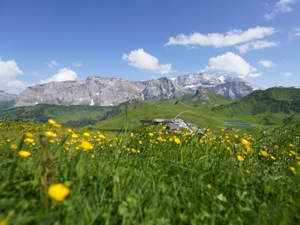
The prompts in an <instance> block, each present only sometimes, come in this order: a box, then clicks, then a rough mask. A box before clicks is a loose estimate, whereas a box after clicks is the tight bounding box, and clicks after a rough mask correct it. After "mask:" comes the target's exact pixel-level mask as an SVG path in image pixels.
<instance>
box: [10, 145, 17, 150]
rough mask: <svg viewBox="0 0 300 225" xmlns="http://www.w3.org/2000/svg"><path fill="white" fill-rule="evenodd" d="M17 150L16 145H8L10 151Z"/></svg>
mask: <svg viewBox="0 0 300 225" xmlns="http://www.w3.org/2000/svg"><path fill="white" fill-rule="evenodd" d="M17 148H18V146H17V145H16V144H11V145H10V149H11V150H16V149H17Z"/></svg>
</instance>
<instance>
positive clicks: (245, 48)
mask: <svg viewBox="0 0 300 225" xmlns="http://www.w3.org/2000/svg"><path fill="white" fill-rule="evenodd" d="M276 46H278V43H276V42H272V41H267V40H257V41H252V42H249V43H246V44H243V45H240V46H237V47H236V48H237V49H238V50H239V52H240V53H241V54H244V53H247V52H249V51H253V50H258V49H263V48H272V47H276Z"/></svg>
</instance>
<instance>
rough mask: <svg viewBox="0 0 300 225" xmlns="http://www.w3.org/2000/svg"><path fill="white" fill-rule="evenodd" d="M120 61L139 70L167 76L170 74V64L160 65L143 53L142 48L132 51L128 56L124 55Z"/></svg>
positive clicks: (150, 56)
mask: <svg viewBox="0 0 300 225" xmlns="http://www.w3.org/2000/svg"><path fill="white" fill-rule="evenodd" d="M122 59H123V60H125V61H126V62H127V63H128V65H130V66H133V67H136V68H139V69H143V70H147V71H151V72H155V73H160V74H168V73H171V72H172V65H171V64H164V65H162V64H160V63H159V60H158V59H157V58H156V57H154V56H152V55H150V54H149V53H147V52H145V51H144V49H142V48H140V49H136V50H132V51H131V52H129V53H128V54H124V55H123V57H122Z"/></svg>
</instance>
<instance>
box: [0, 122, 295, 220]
mask: <svg viewBox="0 0 300 225" xmlns="http://www.w3.org/2000/svg"><path fill="white" fill-rule="evenodd" d="M43 129H45V128H43V127H41V126H40V125H34V124H26V123H25V124H23V123H20V124H19V123H7V122H4V123H1V130H5V131H9V130H18V131H19V132H20V133H22V132H25V131H28V130H30V131H31V132H33V133H35V132H36V133H37V134H38V133H41V132H42V131H43ZM47 129H49V128H47ZM54 131H55V132H57V133H58V134H59V137H58V138H57V140H58V142H57V144H48V146H47V151H48V154H51V158H52V160H51V163H48V164H46V165H44V164H42V163H41V146H40V145H39V141H38V138H37V134H36V135H35V140H36V143H37V144H36V145H35V146H32V147H30V146H29V145H26V144H25V143H24V142H23V141H22V140H23V138H22V135H20V134H16V133H11V134H9V135H4V136H1V138H0V144H1V151H0V179H1V180H0V181H1V182H0V221H1V219H7V220H8V221H9V224H16V225H18V224H22V225H23V224H31V225H32V224H56V225H59V224H66V225H68V224H71V225H73V224H78V225H81V224H82V225H86V224H108V225H110V224H111V225H114V224H124V225H125V224H153V225H156V224H162V225H167V224H211V225H217V224H220V225H223V224H232V225H241V224H249V225H253V224H260V225H269V224H272V225H277V224H278V225H279V224H280V225H288V224H290V225H297V224H299V223H300V216H299V215H300V203H299V199H300V191H299V190H300V166H298V165H297V159H296V156H295V155H290V154H291V153H290V151H294V152H295V153H296V154H297V155H300V140H299V135H300V130H299V124H298V125H296V124H291V123H290V124H286V125H285V126H284V127H276V129H269V130H261V131H260V130H258V129H257V130H255V132H253V133H252V137H251V136H250V134H246V136H245V138H248V139H249V140H250V142H251V145H252V147H253V152H250V153H246V150H245V149H244V147H243V146H242V144H241V142H240V138H238V139H237V138H235V136H234V135H235V134H238V135H240V137H242V135H243V133H244V132H245V130H241V131H238V130H232V131H225V132H224V131H221V130H218V131H216V132H213V133H212V132H210V131H206V133H205V135H196V136H187V135H186V134H185V132H183V133H181V134H172V133H170V134H165V133H162V132H161V131H159V130H156V129H154V130H153V129H150V130H143V129H141V130H136V131H135V132H134V134H132V135H129V136H125V135H124V134H121V136H118V137H117V138H118V139H117V141H116V139H114V138H112V139H108V138H107V139H105V140H104V141H102V142H101V143H99V142H98V141H97V140H96V139H94V138H93V136H94V135H97V134H96V133H94V134H93V135H91V137H89V138H87V139H88V140H89V141H90V142H91V143H93V145H94V149H93V150H91V151H82V150H81V151H79V150H75V146H76V145H77V144H76V142H77V141H75V143H74V144H73V145H71V149H70V150H68V151H66V150H65V147H66V145H67V143H66V141H67V140H70V137H68V135H67V133H66V132H65V131H64V129H62V130H54ZM75 132H77V131H75ZM150 132H151V133H153V135H154V136H153V137H150V136H149V133H150ZM174 135H175V136H176V137H177V138H179V139H180V140H181V144H175V143H174V142H171V141H169V138H170V137H173V136H174ZM226 136H228V138H226ZM157 137H162V138H163V139H165V140H166V141H165V142H164V141H157V140H158V139H157ZM7 138H10V139H11V140H12V141H11V142H7ZM200 138H202V139H201V140H203V144H199V139H200ZM80 139H83V137H82V136H80ZM85 139H86V138H85ZM226 139H228V140H229V142H226V141H225V140H226ZM139 141H142V144H141V143H139ZM156 142H157V143H156ZM11 143H15V144H17V145H18V149H17V150H14V151H13V150H10V149H9V145H10V144H11ZM226 143H227V144H226ZM110 144H111V145H112V146H109V145H110ZM289 144H293V145H292V146H289ZM276 146H277V147H276ZM227 147H229V148H230V149H229V150H228V149H227ZM128 148H130V149H132V148H133V149H135V150H138V151H139V152H140V153H131V152H130V151H128V150H127V149H128ZM20 149H27V150H28V151H30V152H31V153H32V156H31V157H29V158H26V159H24V158H20V157H18V156H17V152H18V150H20ZM261 149H265V150H266V151H267V152H268V154H270V155H269V156H268V157H262V156H259V151H260V150H261ZM237 155H243V156H244V157H245V161H244V162H239V161H238V160H237ZM271 155H272V156H273V157H276V159H275V160H273V159H271ZM298 161H299V160H298ZM290 166H293V167H295V168H296V172H295V174H293V173H292V172H291V171H289V170H288V168H289V167H290ZM45 167H46V168H50V167H53V168H54V172H53V173H51V172H50V170H46V171H48V172H47V173H48V175H49V183H50V177H51V176H50V175H51V174H52V175H53V176H54V177H53V179H54V181H55V182H60V183H64V184H65V185H67V186H68V187H69V189H70V195H69V196H68V197H67V198H66V199H65V200H64V201H63V202H55V201H54V200H51V199H49V207H48V210H46V207H45V204H44V203H45V198H44V197H43V196H44V195H43V189H42V186H41V182H40V179H41V174H42V173H43V172H42V171H43V168H45Z"/></svg>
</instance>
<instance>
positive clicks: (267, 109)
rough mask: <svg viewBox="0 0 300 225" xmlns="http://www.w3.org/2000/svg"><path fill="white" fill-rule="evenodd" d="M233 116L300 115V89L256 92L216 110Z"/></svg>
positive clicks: (282, 88) (271, 89) (270, 89)
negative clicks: (264, 114) (263, 114)
mask: <svg viewBox="0 0 300 225" xmlns="http://www.w3.org/2000/svg"><path fill="white" fill-rule="evenodd" d="M214 111H218V112H223V113H227V114H231V115H237V114H252V115H256V114H262V113H300V89H299V88H285V87H275V88H269V89H267V90H256V91H254V92H253V93H251V94H249V95H248V96H246V97H244V98H242V99H241V100H240V101H237V102H234V103H231V104H228V105H222V106H218V107H215V108H214Z"/></svg>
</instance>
